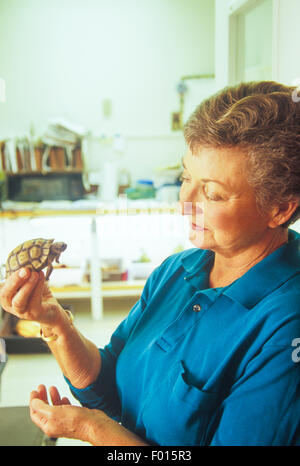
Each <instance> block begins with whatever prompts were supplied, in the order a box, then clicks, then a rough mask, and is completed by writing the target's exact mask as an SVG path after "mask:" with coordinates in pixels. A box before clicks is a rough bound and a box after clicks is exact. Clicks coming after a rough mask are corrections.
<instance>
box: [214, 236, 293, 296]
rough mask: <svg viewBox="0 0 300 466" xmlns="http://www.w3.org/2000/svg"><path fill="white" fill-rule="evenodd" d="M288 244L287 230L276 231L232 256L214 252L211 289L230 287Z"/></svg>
mask: <svg viewBox="0 0 300 466" xmlns="http://www.w3.org/2000/svg"><path fill="white" fill-rule="evenodd" d="M287 242H288V230H286V229H278V230H277V231H274V232H271V234H269V235H268V236H267V237H265V238H264V239H263V240H262V241H260V242H258V243H256V244H254V245H252V246H250V247H248V248H247V249H245V250H243V251H239V252H237V253H235V254H233V255H232V256H224V255H222V254H221V253H218V252H217V251H216V252H215V260H214V265H213V267H212V269H211V271H210V276H209V284H210V287H211V288H217V287H220V286H227V285H230V284H231V283H232V282H234V281H235V280H237V279H238V278H240V277H241V276H242V275H244V274H245V273H246V272H247V271H248V270H249V269H251V268H252V267H253V266H254V265H256V264H257V263H258V262H260V261H261V260H263V259H264V258H265V257H267V256H268V255H270V254H272V252H274V251H276V249H278V248H280V247H281V246H283V244H285V243H287Z"/></svg>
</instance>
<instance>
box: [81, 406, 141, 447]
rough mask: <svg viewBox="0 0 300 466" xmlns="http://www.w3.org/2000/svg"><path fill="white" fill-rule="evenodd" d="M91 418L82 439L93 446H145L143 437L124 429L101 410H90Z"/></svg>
mask: <svg viewBox="0 0 300 466" xmlns="http://www.w3.org/2000/svg"><path fill="white" fill-rule="evenodd" d="M90 412H91V413H93V414H92V417H93V418H92V420H91V421H90V422H88V424H87V426H86V429H84V431H85V438H84V439H83V440H85V441H87V442H89V443H91V444H92V445H93V446H147V445H149V443H147V442H146V441H145V440H144V439H142V438H141V437H139V436H138V435H136V434H134V433H133V432H131V431H130V430H128V429H126V428H125V427H123V426H122V425H120V424H119V423H118V422H116V421H114V420H113V419H111V418H110V417H108V416H106V415H105V414H104V413H103V412H101V411H97V410H90Z"/></svg>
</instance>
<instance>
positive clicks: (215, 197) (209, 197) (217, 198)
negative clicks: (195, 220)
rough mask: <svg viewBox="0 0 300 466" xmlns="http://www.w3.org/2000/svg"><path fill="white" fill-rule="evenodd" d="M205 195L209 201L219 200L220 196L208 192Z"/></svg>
mask: <svg viewBox="0 0 300 466" xmlns="http://www.w3.org/2000/svg"><path fill="white" fill-rule="evenodd" d="M206 197H207V198H208V199H209V200H210V201H221V200H222V198H221V197H220V196H218V194H210V193H206Z"/></svg>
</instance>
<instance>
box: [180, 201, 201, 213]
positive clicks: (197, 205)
mask: <svg viewBox="0 0 300 466" xmlns="http://www.w3.org/2000/svg"><path fill="white" fill-rule="evenodd" d="M180 206H181V215H194V216H197V215H201V214H203V212H204V206H203V202H199V201H196V202H191V201H183V200H180Z"/></svg>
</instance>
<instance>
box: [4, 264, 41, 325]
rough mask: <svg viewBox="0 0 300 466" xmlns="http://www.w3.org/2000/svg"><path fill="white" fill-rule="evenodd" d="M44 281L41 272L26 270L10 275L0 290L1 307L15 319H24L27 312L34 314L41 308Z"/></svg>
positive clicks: (22, 269)
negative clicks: (15, 317) (14, 316)
mask: <svg viewBox="0 0 300 466" xmlns="http://www.w3.org/2000/svg"><path fill="white" fill-rule="evenodd" d="M44 281H45V277H44V274H43V272H35V271H34V270H30V269H28V268H21V269H20V270H18V271H16V272H14V273H12V274H11V275H10V276H9V277H8V278H7V279H6V281H5V283H4V284H3V285H2V287H1V289H0V304H1V306H2V307H3V309H5V310H6V311H8V312H10V313H12V314H14V315H16V316H17V317H19V316H22V317H25V315H24V314H25V313H27V312H31V313H34V314H36V312H37V311H38V310H39V308H40V307H41V300H42V293H43V286H44ZM28 318H30V317H28Z"/></svg>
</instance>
